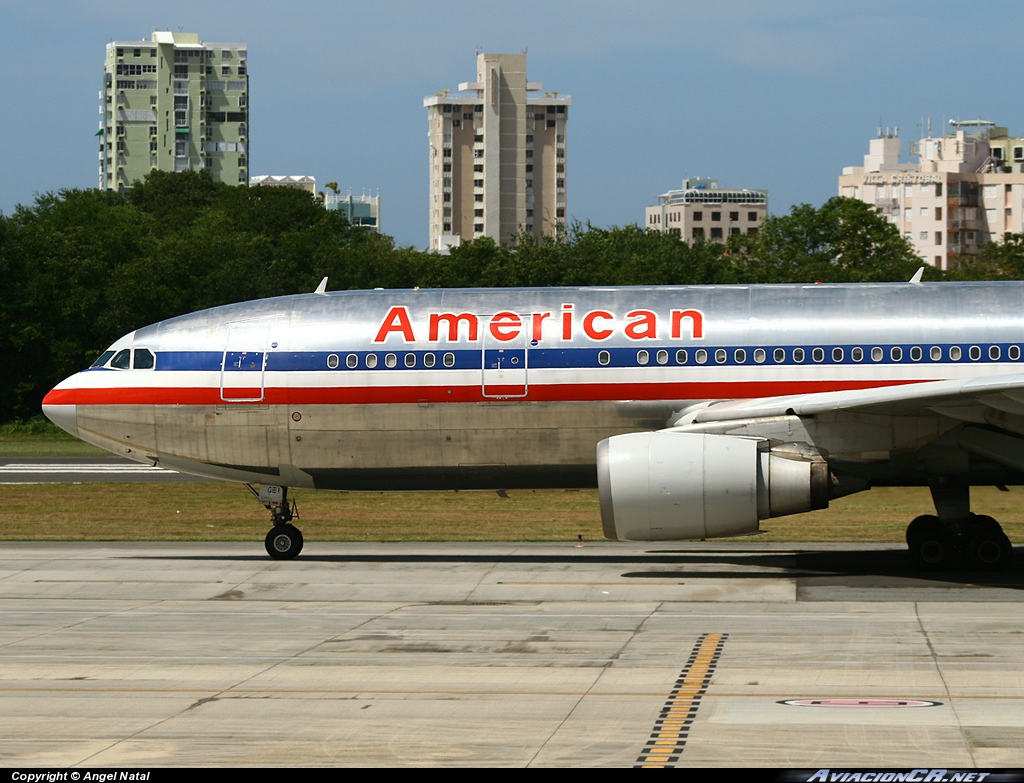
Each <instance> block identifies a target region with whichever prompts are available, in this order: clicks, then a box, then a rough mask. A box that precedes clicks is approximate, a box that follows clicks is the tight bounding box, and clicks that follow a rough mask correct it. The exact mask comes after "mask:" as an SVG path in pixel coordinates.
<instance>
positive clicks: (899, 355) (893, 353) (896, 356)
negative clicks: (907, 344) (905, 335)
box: [889, 345, 903, 362]
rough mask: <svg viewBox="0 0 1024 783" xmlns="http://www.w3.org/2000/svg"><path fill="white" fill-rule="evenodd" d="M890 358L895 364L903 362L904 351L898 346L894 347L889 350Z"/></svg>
mask: <svg viewBox="0 0 1024 783" xmlns="http://www.w3.org/2000/svg"><path fill="white" fill-rule="evenodd" d="M889 358H890V359H892V360H893V361H894V362H901V361H903V349H902V348H900V347H899V346H898V345H894V346H893V347H892V348H891V349H890V350H889Z"/></svg>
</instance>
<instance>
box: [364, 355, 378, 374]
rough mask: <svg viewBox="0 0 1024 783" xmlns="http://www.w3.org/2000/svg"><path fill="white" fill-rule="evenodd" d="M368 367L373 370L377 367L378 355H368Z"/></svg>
mask: <svg viewBox="0 0 1024 783" xmlns="http://www.w3.org/2000/svg"><path fill="white" fill-rule="evenodd" d="M366 366H367V367H368V368H370V369H371V370H372V369H373V368H374V367H376V366H377V354H375V353H368V354H366Z"/></svg>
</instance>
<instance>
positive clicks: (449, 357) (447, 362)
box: [444, 353, 455, 367]
mask: <svg viewBox="0 0 1024 783" xmlns="http://www.w3.org/2000/svg"><path fill="white" fill-rule="evenodd" d="M444 366H445V367H454V366H455V354H453V353H446V354H445V355H444Z"/></svg>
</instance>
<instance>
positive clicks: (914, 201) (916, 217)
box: [839, 119, 1024, 269]
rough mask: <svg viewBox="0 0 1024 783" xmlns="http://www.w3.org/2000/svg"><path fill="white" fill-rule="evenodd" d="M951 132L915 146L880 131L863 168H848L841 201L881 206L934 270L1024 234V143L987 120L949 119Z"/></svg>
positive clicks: (842, 178)
mask: <svg viewBox="0 0 1024 783" xmlns="http://www.w3.org/2000/svg"><path fill="white" fill-rule="evenodd" d="M949 125H950V132H949V133H948V134H946V135H944V136H933V135H932V134H931V128H930V127H929V129H928V133H927V135H925V136H924V138H922V139H921V140H920V141H916V142H913V141H912V142H911V143H910V145H909V155H910V157H916V158H917V159H918V161H917V162H916V163H913V162H908V163H901V162H900V157H901V156H902V152H903V149H902V147H903V142H902V140H901V139H900V138H899V129H898V128H894V129H892V130H890V129H889V128H885V129H882V128H879V129H878V137H877V138H875V139H871V141H870V143H869V148H868V154H867V155H865V156H864V165H862V166H848V167H846V168H844V169H843V173H842V175H841V176H840V177H839V195H840V196H846V197H847V198H855V199H859V200H860V201H863V202H865V203H866V204H871V205H872V206H874V207H875V208H876V209H877V210H878V212H879V213H880V214H882V215H884V216H885V217H886V219H888V220H889V221H890V222H891V223H893V224H894V225H895V226H896V227H897V228H898V229H899V231H900V233H901V234H902V236H903V237H904V238H905V239H907V240H908V241H909V242H910V243H911V244H912V245H913V247H914V251H915V252H916V253H917V254H918V255H919V256H921V258H922V259H923V260H924V261H925V262H926V263H928V264H931V265H932V266H935V267H937V268H939V269H951V268H953V267H955V266H956V265H957V264H958V263H959V262H960V260H962V259H968V258H971V257H974V256H976V255H977V254H978V251H979V250H980V246H981V245H983V244H985V243H986V242H999V241H1001V240H1002V239H1003V236H1004V235H1005V234H1007V233H1009V232H1013V233H1021V232H1022V231H1024V138H1020V137H1015V136H1010V135H1009V133H1008V129H1007V128H1005V127H1001V126H998V125H996V124H995V123H994V122H991V121H988V120H981V119H977V120H964V121H960V120H950V122H949Z"/></svg>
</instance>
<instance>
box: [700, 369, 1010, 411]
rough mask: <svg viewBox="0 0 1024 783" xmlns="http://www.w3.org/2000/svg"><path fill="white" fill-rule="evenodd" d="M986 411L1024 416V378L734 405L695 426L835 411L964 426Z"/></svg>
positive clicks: (913, 385)
mask: <svg viewBox="0 0 1024 783" xmlns="http://www.w3.org/2000/svg"><path fill="white" fill-rule="evenodd" d="M986 409H988V410H992V409H995V410H999V411H1002V412H1004V413H1008V414H1010V415H1014V416H1024V374H1019V373H1018V374H1014V375H998V376H992V377H989V378H970V379H966V380H964V379H956V380H950V381H927V382H924V383H903V384H899V385H892V386H880V387H876V388H872V389H853V390H849V391H835V392H819V393H816V394H794V395H786V396H781V397H762V398H759V399H753V400H732V401H729V402H720V403H714V404H712V405H709V406H708V407H706V408H703V409H701V410H698V411H696V412H695V413H694V414H693V417H692V419H691V421H692V422H694V423H705V422H716V421H730V420H735V419H753V418H766V417H772V416H793V415H796V416H820V415H822V414H825V413H834V412H837V411H847V412H858V413H877V414H882V415H891V416H900V415H903V416H911V415H920V414H921V413H926V412H929V411H930V412H933V413H936V414H938V415H947V416H949V417H950V418H955V419H960V420H965V421H977V420H982V421H983V420H984V419H985V413H986Z"/></svg>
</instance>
